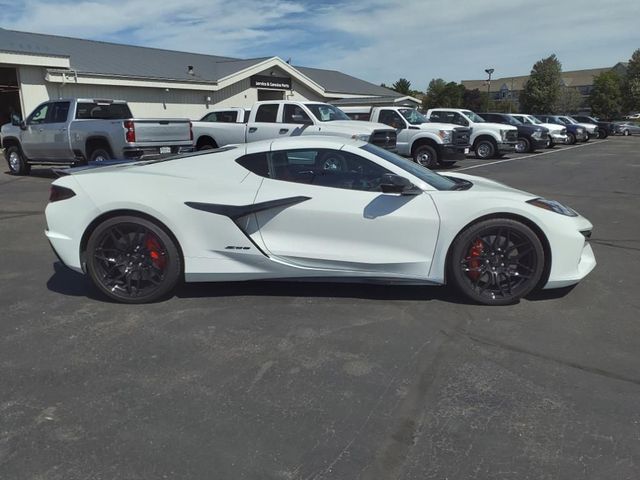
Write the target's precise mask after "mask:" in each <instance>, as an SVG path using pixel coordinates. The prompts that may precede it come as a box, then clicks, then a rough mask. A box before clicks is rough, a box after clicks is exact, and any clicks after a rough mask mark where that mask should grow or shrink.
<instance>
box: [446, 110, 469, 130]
mask: <svg viewBox="0 0 640 480" xmlns="http://www.w3.org/2000/svg"><path fill="white" fill-rule="evenodd" d="M449 114H451V120H448V122H447V123H455V124H456V125H462V126H463V127H468V126H469V122H468V121H467V120H466V119H465V118H464V117H463V116H462V115H460V114H459V113H458V112H447V115H449Z"/></svg>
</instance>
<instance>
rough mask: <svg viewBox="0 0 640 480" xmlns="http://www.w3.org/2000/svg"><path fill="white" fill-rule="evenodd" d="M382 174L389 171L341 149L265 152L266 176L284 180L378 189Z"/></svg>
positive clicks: (375, 190)
mask: <svg viewBox="0 0 640 480" xmlns="http://www.w3.org/2000/svg"><path fill="white" fill-rule="evenodd" d="M385 173H391V172H390V171H389V170H387V169H386V168H384V167H382V166H380V165H378V164H377V163H375V162H371V161H370V160H367V159H366V158H362V157H360V156H358V155H354V154H352V153H349V152H345V151H342V150H330V149H300V150H281V151H274V152H271V153H270V154H269V177H270V178H273V179H274V180H282V181H285V182H295V183H304V184H308V185H317V186H322V187H331V188H343V189H347V190H361V191H370V192H379V191H381V189H380V184H381V182H382V176H383V175H384V174H385Z"/></svg>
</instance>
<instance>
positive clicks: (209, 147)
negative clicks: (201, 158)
mask: <svg viewBox="0 0 640 480" xmlns="http://www.w3.org/2000/svg"><path fill="white" fill-rule="evenodd" d="M214 148H216V147H215V146H213V145H211V144H210V143H203V144H201V145H198V148H197V149H196V150H198V151H199V152H200V151H202V150H213V149H214Z"/></svg>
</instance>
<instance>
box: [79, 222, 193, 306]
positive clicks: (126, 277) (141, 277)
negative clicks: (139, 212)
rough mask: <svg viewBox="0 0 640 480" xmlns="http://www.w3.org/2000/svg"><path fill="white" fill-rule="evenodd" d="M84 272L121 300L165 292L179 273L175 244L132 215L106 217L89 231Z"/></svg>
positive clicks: (154, 296) (157, 297)
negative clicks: (85, 269)
mask: <svg viewBox="0 0 640 480" xmlns="http://www.w3.org/2000/svg"><path fill="white" fill-rule="evenodd" d="M86 262H87V272H88V274H89V277H90V278H91V281H92V282H93V283H94V285H95V286H96V287H97V288H98V290H99V291H100V292H101V293H102V294H104V295H105V296H107V297H108V298H110V299H112V300H115V301H117V302H121V303H149V302H155V301H157V300H160V299H162V298H164V297H165V296H167V295H168V294H169V293H170V292H171V291H172V290H173V289H174V288H175V286H176V284H177V283H178V281H179V280H180V277H181V272H182V259H181V257H180V253H179V251H178V247H177V245H176V244H175V242H174V241H173V240H172V239H171V237H170V236H169V234H168V233H167V232H166V231H165V230H164V229H163V228H161V227H160V226H158V225H156V224H155V223H153V222H151V221H149V220H146V219H144V218H140V217H135V216H121V217H114V218H110V219H108V220H105V221H104V222H102V223H101V224H100V225H98V226H97V227H96V229H95V230H94V231H93V232H92V233H91V236H90V237H89V241H88V242H87V250H86Z"/></svg>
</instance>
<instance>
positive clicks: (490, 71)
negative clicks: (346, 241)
mask: <svg viewBox="0 0 640 480" xmlns="http://www.w3.org/2000/svg"><path fill="white" fill-rule="evenodd" d="M485 72H487V73H488V74H489V80H488V81H487V112H488V111H489V98H490V96H491V74H492V73H493V72H494V70H493V68H486V69H485Z"/></svg>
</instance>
